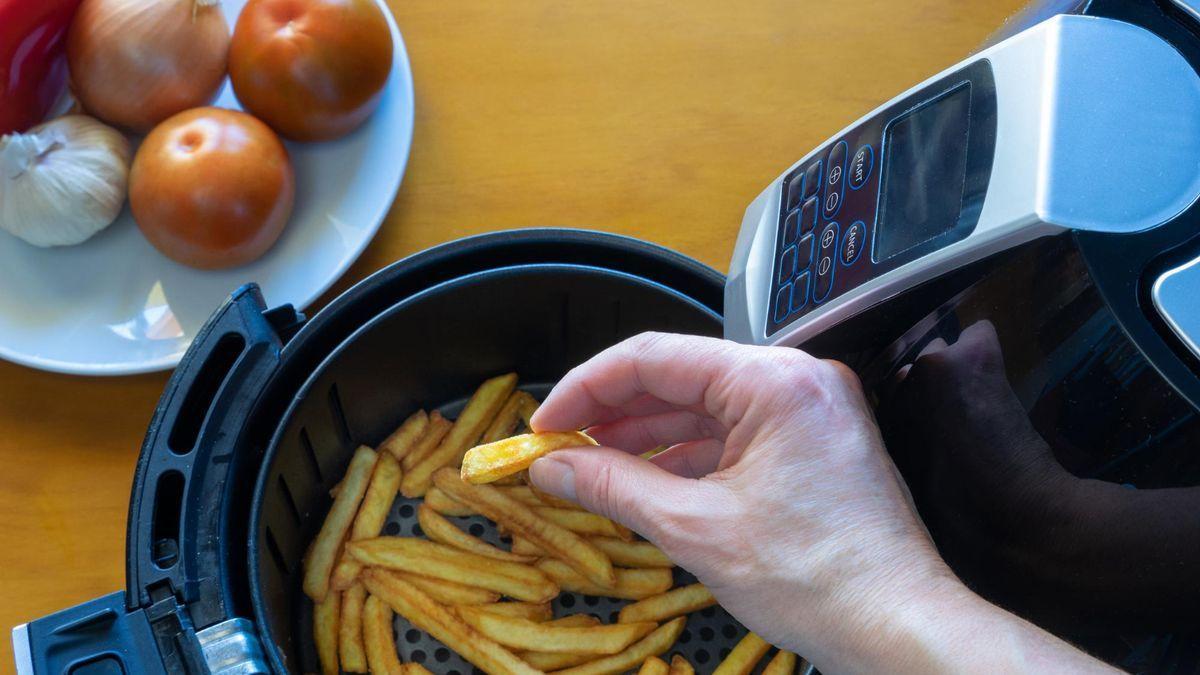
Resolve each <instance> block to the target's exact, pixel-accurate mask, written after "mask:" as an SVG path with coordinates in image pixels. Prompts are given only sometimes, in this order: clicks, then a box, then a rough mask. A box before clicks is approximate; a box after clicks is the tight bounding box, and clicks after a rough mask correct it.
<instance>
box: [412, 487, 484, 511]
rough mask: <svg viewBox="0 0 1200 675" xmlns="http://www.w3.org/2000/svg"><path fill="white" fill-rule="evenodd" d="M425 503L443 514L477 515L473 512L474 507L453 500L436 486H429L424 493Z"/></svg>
mask: <svg viewBox="0 0 1200 675" xmlns="http://www.w3.org/2000/svg"><path fill="white" fill-rule="evenodd" d="M425 505H426V506H428V507H429V508H431V509H433V510H434V511H437V512H438V513H440V514H442V515H443V516H456V517H460V518H461V517H465V516H477V515H479V514H478V513H476V512H475V509H473V508H471V507H469V506H467V505H466V504H463V503H462V502H458V501H455V500H454V499H453V498H452V497H450V495H448V494H446V493H445V492H442V491H441V490H440V489H438V488H436V487H431V488H429V491H428V492H426V493H425Z"/></svg>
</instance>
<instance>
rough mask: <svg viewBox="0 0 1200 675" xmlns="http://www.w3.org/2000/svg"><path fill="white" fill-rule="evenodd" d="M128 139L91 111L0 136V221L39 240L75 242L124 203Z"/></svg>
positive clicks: (46, 243) (106, 223)
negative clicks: (22, 131) (95, 116)
mask: <svg viewBox="0 0 1200 675" xmlns="http://www.w3.org/2000/svg"><path fill="white" fill-rule="evenodd" d="M129 158H130V149H129V141H128V140H127V139H126V138H125V137H124V136H123V135H121V133H120V132H119V131H117V130H115V129H113V128H111V127H108V126H105V125H104V124H103V123H102V122H99V121H97V120H95V119H93V118H91V117H88V116H86V115H66V116H64V117H59V118H57V119H53V120H50V121H49V122H46V123H45V124H41V125H39V126H36V127H34V128H32V129H30V130H29V131H28V132H26V133H23V134H10V135H8V136H5V137H3V138H0V228H3V229H5V230H7V231H9V232H11V233H12V234H14V235H16V236H18V237H20V238H21V239H24V240H25V241H27V242H29V243H30V244H33V245H34V246H65V245H69V244H78V243H80V242H82V241H84V240H86V239H87V238H88V237H91V236H92V235H93V234H96V233H97V232H99V231H100V230H103V229H104V228H106V227H108V226H109V224H111V223H112V221H114V220H116V218H117V215H118V214H120V212H121V205H122V204H124V203H125V186H126V182H127V180H128V178H129Z"/></svg>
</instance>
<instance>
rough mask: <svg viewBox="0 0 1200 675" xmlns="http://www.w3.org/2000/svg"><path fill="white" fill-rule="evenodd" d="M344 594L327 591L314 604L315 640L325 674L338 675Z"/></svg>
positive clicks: (322, 671)
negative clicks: (323, 597) (321, 598)
mask: <svg viewBox="0 0 1200 675" xmlns="http://www.w3.org/2000/svg"><path fill="white" fill-rule="evenodd" d="M341 612H342V594H341V593H326V594H325V599H324V600H322V601H321V602H318V603H316V604H315V605H314V606H313V641H314V642H316V644H317V659H318V660H319V661H320V662H321V673H323V675H338V672H339V669H338V637H339V635H338V632H339V631H338V629H339V627H340V626H341Z"/></svg>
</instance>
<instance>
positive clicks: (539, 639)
mask: <svg viewBox="0 0 1200 675" xmlns="http://www.w3.org/2000/svg"><path fill="white" fill-rule="evenodd" d="M458 614H459V616H461V617H462V619H463V621H466V622H467V623H468V624H469V625H470V626H471V627H472V628H474V629H475V630H477V631H479V632H480V633H481V634H483V635H484V636H486V637H489V638H491V639H493V640H495V641H496V642H499V643H500V644H502V645H506V646H508V647H512V648H515V649H528V650H536V651H542V652H550V653H560V654H602V655H603V654H616V653H617V652H619V651H621V650H622V649H624V648H626V647H628V646H629V645H630V644H632V643H633V642H634V641H635V640H638V639H640V638H641V637H643V636H644V635H646V634H647V633H649V632H650V631H652V630H654V629H655V628H657V624H654V623H631V624H612V625H608V626H588V627H579V628H576V627H571V626H562V625H557V626H547V625H546V624H544V623H537V622H534V621H530V620H528V619H521V618H517V617H514V616H502V615H500V614H491V613H489V612H481V611H479V610H475V609H472V608H470V607H463V608H461V609H459V611H458ZM625 627H629V628H630V630H622V628H625Z"/></svg>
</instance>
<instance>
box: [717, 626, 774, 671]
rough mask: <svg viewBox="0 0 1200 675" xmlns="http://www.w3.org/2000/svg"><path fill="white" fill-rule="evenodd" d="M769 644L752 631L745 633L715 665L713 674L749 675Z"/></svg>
mask: <svg viewBox="0 0 1200 675" xmlns="http://www.w3.org/2000/svg"><path fill="white" fill-rule="evenodd" d="M769 649H771V645H770V644H768V643H767V641H766V640H763V639H762V638H760V637H759V636H758V635H756V634H754V633H746V637H744V638H742V639H741V641H740V642H738V643H737V646H735V647H734V648H733V651H731V652H729V656H726V657H725V660H724V661H722V662H721V665H719V666H717V669H716V670H714V671H713V675H749V673H750V671H752V670H754V666H756V665H758V662H759V661H761V660H762V657H764V656H766V655H767V651H768V650H769Z"/></svg>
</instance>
